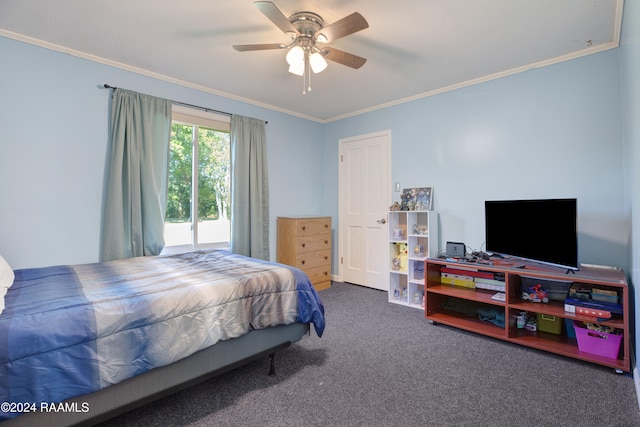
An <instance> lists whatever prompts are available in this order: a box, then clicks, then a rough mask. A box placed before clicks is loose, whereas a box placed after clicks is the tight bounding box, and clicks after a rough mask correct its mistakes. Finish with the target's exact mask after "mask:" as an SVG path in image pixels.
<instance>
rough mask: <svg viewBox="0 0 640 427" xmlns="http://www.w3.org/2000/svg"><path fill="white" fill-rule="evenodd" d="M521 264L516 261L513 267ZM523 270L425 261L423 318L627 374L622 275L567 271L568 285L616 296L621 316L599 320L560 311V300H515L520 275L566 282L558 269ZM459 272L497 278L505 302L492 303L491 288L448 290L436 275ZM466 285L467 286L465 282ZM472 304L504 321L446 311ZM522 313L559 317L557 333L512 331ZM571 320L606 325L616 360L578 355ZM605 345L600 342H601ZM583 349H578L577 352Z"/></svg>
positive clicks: (590, 269) (626, 315) (625, 301)
mask: <svg viewBox="0 0 640 427" xmlns="http://www.w3.org/2000/svg"><path fill="white" fill-rule="evenodd" d="M520 264H521V263H520V262H518V265H520ZM525 267H528V268H525V269H522V268H516V266H515V264H514V263H505V264H504V265H486V264H479V263H468V262H450V261H446V260H441V259H431V258H429V259H427V260H426V261H425V285H424V287H425V307H424V314H425V318H426V319H427V320H430V321H431V323H433V324H443V325H448V326H453V327H456V328H460V329H464V330H467V331H471V332H475V333H478V334H482V335H486V336H489V337H492V338H497V339H500V340H504V341H508V342H512V343H515V344H520V345H524V346H527V347H532V348H535V349H538V350H543V351H548V352H551V353H555V354H559V355H563V356H566V357H571V358H574V359H579V360H583V361H586V362H591V363H595V364H599V365H602V366H606V367H610V368H613V369H614V370H615V371H617V372H630V370H631V363H630V333H631V329H630V326H629V317H630V314H631V312H630V311H629V291H628V288H627V280H626V277H625V274H624V272H623V271H621V270H615V269H602V268H594V267H585V266H582V267H581V269H580V270H578V271H573V270H572V273H573V276H571V280H570V281H571V282H573V283H577V284H584V285H587V286H594V287H598V288H601V289H607V290H615V291H616V292H617V294H618V296H619V297H620V304H621V306H622V314H620V315H613V317H612V318H611V319H608V320H604V321H603V320H602V319H596V318H595V317H591V316H586V315H582V314H574V313H570V312H567V311H565V310H564V301H553V300H550V301H549V302H548V303H546V304H545V303H534V302H529V301H524V300H522V298H521V288H522V283H523V277H527V278H533V279H536V278H537V279H540V280H554V281H560V282H567V281H568V272H565V271H564V269H563V268H559V267H552V266H549V267H548V268H544V269H542V268H539V267H538V266H537V265H529V264H526V263H525ZM446 268H450V269H460V270H463V271H464V270H467V271H471V272H479V273H491V274H493V275H496V274H497V277H501V278H502V277H503V278H504V281H505V284H504V286H505V301H498V300H494V299H492V298H491V297H492V296H493V295H494V294H495V293H496V292H497V291H496V290H488V289H479V288H471V287H460V286H453V285H450V284H447V283H443V281H442V276H441V273H442V272H443V271H442V270H443V269H446ZM467 285H468V284H467ZM452 301H453V302H463V303H468V302H475V303H479V304H481V305H482V307H483V308H489V309H491V310H493V311H494V312H495V313H497V314H498V315H499V316H500V317H502V318H503V319H504V326H497V325H496V324H494V323H491V322H488V321H483V320H480V319H479V318H478V316H475V317H467V316H466V315H465V314H461V313H459V312H457V311H452V310H451V302H452ZM522 312H528V313H531V314H533V315H542V316H544V318H545V319H550V318H552V319H556V318H560V319H559V321H560V327H561V329H560V331H559V333H558V334H556V333H550V332H542V331H540V330H538V331H536V332H531V331H529V330H526V329H524V328H518V325H517V317H518V316H519V315H520V314H521V313H522ZM573 321H578V322H592V323H599V324H603V325H607V326H611V327H613V328H615V329H616V330H619V331H621V333H622V337H621V344H620V350H619V352H618V355H617V357H604V356H601V355H596V354H593V353H591V352H586V351H581V350H580V349H579V348H578V342H577V340H576V338H575V336H576V335H575V334H574V333H573V332H574V330H573V327H572V325H573ZM603 341H606V340H603ZM583 350H584V349H583Z"/></svg>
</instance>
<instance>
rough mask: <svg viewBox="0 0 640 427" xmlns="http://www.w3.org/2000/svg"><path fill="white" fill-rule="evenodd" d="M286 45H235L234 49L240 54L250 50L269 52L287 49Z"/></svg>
mask: <svg viewBox="0 0 640 427" xmlns="http://www.w3.org/2000/svg"><path fill="white" fill-rule="evenodd" d="M286 47H287V45H286V44H282V43H263V44H234V45H233V48H234V49H235V50H237V51H238V52H246V51H248V50H269V49H285V48H286Z"/></svg>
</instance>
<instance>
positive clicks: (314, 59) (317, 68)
mask: <svg viewBox="0 0 640 427" xmlns="http://www.w3.org/2000/svg"><path fill="white" fill-rule="evenodd" d="M309 64H310V65H311V69H312V70H313V72H314V73H316V74H317V73H320V72H322V71H323V70H324V69H325V68H327V61H326V60H325V59H324V57H323V56H322V55H321V54H320V53H318V52H314V53H312V54H311V56H309Z"/></svg>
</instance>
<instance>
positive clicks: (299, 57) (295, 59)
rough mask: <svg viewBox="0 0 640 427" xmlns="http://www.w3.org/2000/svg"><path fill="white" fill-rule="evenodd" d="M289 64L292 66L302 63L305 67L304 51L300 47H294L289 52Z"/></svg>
mask: <svg viewBox="0 0 640 427" xmlns="http://www.w3.org/2000/svg"><path fill="white" fill-rule="evenodd" d="M287 63H288V64H289V65H291V66H293V65H298V64H299V63H302V66H303V67H304V50H303V49H302V48H301V47H300V46H294V47H292V48H291V49H290V50H289V52H287Z"/></svg>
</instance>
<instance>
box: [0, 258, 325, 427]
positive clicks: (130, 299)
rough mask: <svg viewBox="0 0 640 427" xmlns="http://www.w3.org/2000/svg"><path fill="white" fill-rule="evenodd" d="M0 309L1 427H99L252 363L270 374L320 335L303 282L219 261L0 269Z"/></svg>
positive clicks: (253, 263) (319, 309)
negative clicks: (267, 361) (288, 352)
mask: <svg viewBox="0 0 640 427" xmlns="http://www.w3.org/2000/svg"><path fill="white" fill-rule="evenodd" d="M0 261H2V260H1V259H0ZM0 268H1V267H0ZM7 275H13V276H14V277H13V278H12V280H10V284H9V285H8V286H7V283H8V282H9V281H8V280H7ZM3 282H4V285H3V284H2V283H3ZM4 293H6V295H4V298H2V296H3V294H4ZM0 299H3V302H4V311H2V312H1V313H0V404H2V405H3V408H0V409H2V410H0V421H6V424H7V425H19V424H24V425H38V424H39V423H41V424H42V425H54V424H55V425H71V424H78V423H86V424H90V423H95V422H97V421H100V420H104V419H106V418H109V417H111V416H114V415H117V414H119V413H122V412H124V411H126V410H130V409H132V408H133V407H136V406H139V405H141V404H145V403H147V402H149V401H151V400H153V399H156V398H159V397H162V396H164V395H166V394H168V393H172V392H175V391H177V390H178V389H180V388H183V387H185V386H188V385H191V384H193V383H195V382H197V381H201V380H203V379H206V378H208V377H210V376H212V375H216V374H218V373H220V372H224V371H226V370H228V369H232V368H234V367H237V366H239V365H241V364H242V363H246V362H248V361H250V360H253V359H255V358H257V357H266V356H267V355H269V356H270V357H271V359H272V369H273V355H274V354H275V352H276V351H278V350H280V349H283V348H285V347H286V346H288V345H291V343H293V342H295V341H297V340H299V339H301V338H302V337H303V336H304V335H306V334H308V333H309V331H310V328H311V325H313V328H314V330H315V332H316V334H317V335H318V336H322V333H323V331H324V327H325V320H324V307H323V305H322V302H321V301H320V299H319V297H318V294H317V293H316V291H315V290H314V289H313V287H312V286H311V283H310V281H309V279H308V277H307V276H306V275H305V274H304V273H303V272H302V271H300V270H298V269H296V268H294V267H289V266H285V265H281V264H276V263H271V262H266V261H261V260H256V259H253V258H248V257H243V256H240V255H235V254H231V253H229V252H226V251H221V250H212V251H195V252H189V253H184V254H175V255H168V256H156V257H141V258H134V259H128V260H120V261H112V262H108V263H96V264H83V265H73V266H52V267H45V268H36V269H24V270H15V271H10V272H8V273H7V271H6V268H5V272H4V275H3V273H2V272H1V271H0ZM1 308H2V305H0V309H1ZM3 402H7V403H3ZM61 402H62V403H61ZM34 410H35V412H34ZM27 412H29V413H27ZM3 424H4V423H3Z"/></svg>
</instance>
